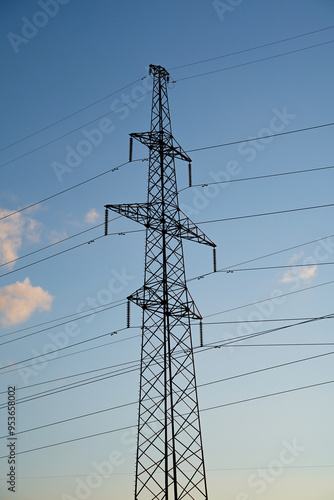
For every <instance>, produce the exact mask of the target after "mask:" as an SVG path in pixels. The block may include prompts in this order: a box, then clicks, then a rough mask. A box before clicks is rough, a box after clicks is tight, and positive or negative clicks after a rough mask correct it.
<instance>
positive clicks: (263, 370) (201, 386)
mask: <svg viewBox="0 0 334 500" xmlns="http://www.w3.org/2000/svg"><path fill="white" fill-rule="evenodd" d="M332 354H334V351H332V352H328V353H322V354H318V355H315V356H309V357H307V358H302V359H297V360H294V361H289V362H285V363H280V364H278V365H273V366H269V367H265V368H260V369H257V370H252V371H249V372H245V373H240V374H237V375H232V376H230V377H226V378H223V379H217V380H213V381H211V382H206V383H203V384H199V385H198V388H203V387H207V386H211V385H214V384H217V383H222V382H228V381H230V380H235V379H238V378H242V377H248V376H250V375H256V374H258V373H263V372H266V371H269V370H275V369H277V368H283V367H285V366H291V365H295V364H298V363H303V362H305V361H312V360H314V359H319V358H323V357H325V356H330V355H332ZM133 362H134V361H133ZM136 362H137V363H139V360H136ZM116 366H117V365H116ZM137 369H138V368H136V370H137ZM132 371H133V370H132ZM47 395H48V394H47ZM34 399H35V398H34ZM23 402H25V401H23ZM135 404H137V401H131V402H128V403H124V404H121V405H117V406H112V407H110V408H104V409H103V410H96V411H94V412H89V413H85V414H82V415H78V416H76V417H70V418H67V419H64V420H60V421H59V420H57V421H56V422H51V423H48V424H44V425H40V426H37V427H33V428H31V429H25V430H23V431H19V432H16V435H18V434H25V433H27V432H33V431H37V430H40V429H44V428H46V427H52V426H54V425H58V424H63V423H67V422H71V421H74V420H78V419H81V418H86V417H90V416H93V415H98V414H101V413H105V412H107V411H113V410H117V409H120V408H125V407H128V406H133V405H135ZM6 437H7V436H0V439H5V438H6Z"/></svg>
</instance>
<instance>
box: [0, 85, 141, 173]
mask: <svg viewBox="0 0 334 500" xmlns="http://www.w3.org/2000/svg"><path fill="white" fill-rule="evenodd" d="M148 94H151V91H149V92H146V93H145V94H143V95H141V96H139V97H136V98H135V99H132V100H131V101H129V102H127V103H126V104H123V105H122V106H119V107H118V108H117V109H114V110H112V111H108V113H104V114H103V115H100V116H98V117H96V118H94V119H93V120H90V121H89V122H86V123H83V124H82V125H80V127H76V128H74V129H72V130H70V131H69V132H66V134H63V135H60V136H58V137H56V138H55V139H51V140H50V141H48V142H45V143H44V144H41V145H40V146H38V147H37V148H34V149H31V150H30V151H27V152H26V153H24V154H22V155H20V156H17V157H16V158H13V159H12V160H9V161H6V162H5V163H2V164H1V165H0V167H1V168H2V167H5V166H6V165H10V164H11V163H14V162H15V161H17V160H20V159H21V158H25V157H26V156H28V155H30V154H31V153H35V152H36V151H39V150H40V149H42V148H45V147H46V146H49V145H50V144H53V143H54V142H57V141H59V140H60V139H63V138H64V137H67V136H68V135H70V134H73V132H77V131H78V130H81V129H82V128H83V127H86V126H87V125H90V124H91V123H94V122H97V121H98V120H100V119H101V118H104V117H106V116H108V115H111V114H112V113H115V112H116V111H118V110H119V109H122V108H124V107H125V106H128V105H129V104H131V103H132V102H135V101H139V99H142V98H143V97H145V96H146V95H148Z"/></svg>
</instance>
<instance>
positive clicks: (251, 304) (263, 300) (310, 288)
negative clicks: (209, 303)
mask: <svg viewBox="0 0 334 500" xmlns="http://www.w3.org/2000/svg"><path fill="white" fill-rule="evenodd" d="M333 283H334V280H331V281H326V282H324V283H319V284H318V285H312V286H308V287H305V288H302V289H301V290H294V291H293V292H286V293H281V294H280V295H275V297H273V298H270V297H269V298H266V299H261V300H256V301H254V302H249V303H248V304H243V305H242V306H237V307H232V308H231V309H225V310H224V311H220V312H218V313H213V314H207V315H206V316H205V318H211V317H212V316H217V315H218V314H225V313H227V312H231V311H236V310H237V309H243V308H244V307H249V306H253V305H256V304H261V302H267V301H271V300H274V299H279V298H281V297H287V296H289V295H293V294H295V293H301V292H305V291H307V290H312V289H314V288H320V287H321V286H326V285H332V284H333Z"/></svg>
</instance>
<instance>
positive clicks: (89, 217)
mask: <svg viewBox="0 0 334 500" xmlns="http://www.w3.org/2000/svg"><path fill="white" fill-rule="evenodd" d="M99 218H100V214H99V213H98V212H97V210H96V209H95V208H91V209H90V210H89V212H87V213H86V215H85V222H87V224H94V222H96V221H97V220H98V219H99Z"/></svg>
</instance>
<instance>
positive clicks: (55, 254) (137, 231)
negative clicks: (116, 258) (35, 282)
mask: <svg viewBox="0 0 334 500" xmlns="http://www.w3.org/2000/svg"><path fill="white" fill-rule="evenodd" d="M143 231H144V230H143V229H135V230H133V231H125V232H116V233H109V234H108V236H123V235H125V234H131V233H140V232H143ZM104 237H105V235H104V234H103V235H101V236H96V237H95V238H94V239H93V240H87V241H84V242H83V243H79V244H78V245H75V246H73V247H69V248H67V249H66V250H62V251H60V252H57V253H54V254H52V255H49V256H48V257H44V258H43V259H39V260H36V261H34V262H30V264H26V265H25V266H21V267H18V268H16V269H12V270H11V271H7V272H6V273H3V274H0V278H3V277H4V276H8V275H9V274H13V273H16V272H18V271H22V269H26V268H27V267H31V266H34V265H35V264H40V263H41V262H44V261H46V260H49V259H53V258H54V257H58V255H62V254H64V253H67V252H70V251H71V250H75V249H76V248H79V247H82V246H84V245H90V244H91V243H95V242H96V241H97V240H100V239H101V238H104Z"/></svg>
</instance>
